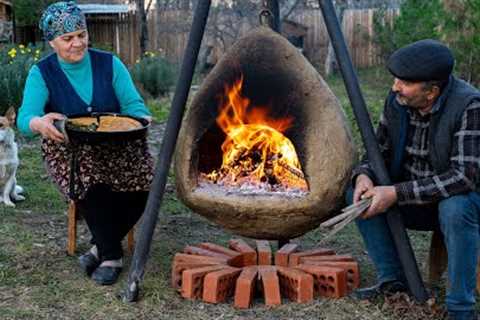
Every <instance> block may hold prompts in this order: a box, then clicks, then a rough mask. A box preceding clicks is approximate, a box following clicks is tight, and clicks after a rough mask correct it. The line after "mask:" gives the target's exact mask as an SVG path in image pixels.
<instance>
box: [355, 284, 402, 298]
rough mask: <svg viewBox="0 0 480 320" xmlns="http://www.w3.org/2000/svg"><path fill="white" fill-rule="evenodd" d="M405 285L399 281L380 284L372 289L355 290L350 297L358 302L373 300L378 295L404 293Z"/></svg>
mask: <svg viewBox="0 0 480 320" xmlns="http://www.w3.org/2000/svg"><path fill="white" fill-rule="evenodd" d="M406 291H407V287H406V286H405V283H403V282H402V281H399V280H394V281H387V282H382V283H379V284H376V285H374V286H373V287H368V288H363V289H357V290H355V291H353V292H352V297H353V298H355V299H359V300H370V299H375V298H376V297H378V296H379V295H384V294H394V293H397V292H406Z"/></svg>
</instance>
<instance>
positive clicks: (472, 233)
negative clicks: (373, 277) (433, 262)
mask: <svg viewBox="0 0 480 320" xmlns="http://www.w3.org/2000/svg"><path fill="white" fill-rule="evenodd" d="M346 198H347V202H348V204H351V203H352V202H353V191H352V189H351V188H349V190H348V191H347V194H346ZM400 209H401V210H402V216H403V220H404V223H405V226H406V227H407V228H409V229H416V230H435V229H436V228H438V227H440V230H441V231H442V234H443V236H444V242H445V245H446V248H447V252H448V281H449V288H447V296H446V305H447V309H448V310H449V311H464V310H465V311H466V310H473V308H474V306H475V285H476V266H477V257H478V247H479V239H480V237H479V231H480V229H479V222H480V194H479V193H476V192H470V193H468V194H466V195H457V196H452V197H450V198H448V199H445V200H442V201H440V202H439V203H438V204H437V205H436V206H420V205H418V206H401V207H400ZM356 222H357V226H358V229H359V230H360V233H361V234H362V237H363V240H364V242H365V246H366V247H367V250H368V254H369V256H370V258H371V259H372V260H373V263H374V264H375V267H376V269H377V277H378V281H379V282H380V283H382V282H386V281H390V280H404V278H405V277H404V275H403V271H402V268H401V264H400V260H399V258H398V255H397V252H396V249H395V246H394V242H393V239H392V236H391V234H390V230H389V228H388V225H387V221H386V217H385V214H380V215H378V216H375V217H373V218H370V219H357V221H356Z"/></svg>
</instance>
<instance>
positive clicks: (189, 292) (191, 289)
mask: <svg viewBox="0 0 480 320" xmlns="http://www.w3.org/2000/svg"><path fill="white" fill-rule="evenodd" d="M225 268H229V267H228V266H225V265H215V266H208V267H202V268H197V269H188V270H185V271H183V273H182V292H181V293H182V297H184V298H187V299H198V298H201V297H202V291H203V278H204V277H205V275H206V274H207V273H210V272H214V271H218V270H221V269H225Z"/></svg>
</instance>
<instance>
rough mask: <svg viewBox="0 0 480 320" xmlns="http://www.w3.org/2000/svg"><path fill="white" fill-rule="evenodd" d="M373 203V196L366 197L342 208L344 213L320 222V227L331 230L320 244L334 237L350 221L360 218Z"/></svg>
mask: <svg viewBox="0 0 480 320" xmlns="http://www.w3.org/2000/svg"><path fill="white" fill-rule="evenodd" d="M371 203H372V198H365V199H362V200H360V201H358V202H357V203H354V204H352V205H349V206H348V207H345V208H343V209H342V213H341V214H339V215H337V216H335V217H333V218H331V219H329V220H327V221H325V222H323V223H322V224H320V228H323V229H326V230H329V231H328V233H327V235H326V236H325V237H323V239H322V240H320V243H319V244H320V245H321V244H324V243H325V242H326V241H327V240H328V239H330V238H331V237H333V236H334V235H335V234H337V232H339V231H340V230H342V229H343V228H344V227H345V226H346V225H348V224H349V223H350V222H352V221H353V220H355V219H356V218H358V217H359V216H360V215H361V214H362V213H364V212H365V210H367V209H368V207H369V206H370V204H371Z"/></svg>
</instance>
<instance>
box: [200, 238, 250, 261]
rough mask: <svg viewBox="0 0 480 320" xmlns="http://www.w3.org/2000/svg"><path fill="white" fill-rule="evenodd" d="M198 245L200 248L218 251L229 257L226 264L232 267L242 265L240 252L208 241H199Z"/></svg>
mask: <svg viewBox="0 0 480 320" xmlns="http://www.w3.org/2000/svg"><path fill="white" fill-rule="evenodd" d="M198 246H199V247H200V248H202V249H206V250H210V251H213V252H218V253H220V254H223V255H225V256H228V257H230V258H229V259H228V264H229V265H231V266H232V267H243V257H242V254H241V253H240V252H237V251H234V250H231V249H228V248H225V247H223V246H219V245H218V244H214V243H209V242H203V243H200V244H199V245H198Z"/></svg>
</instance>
